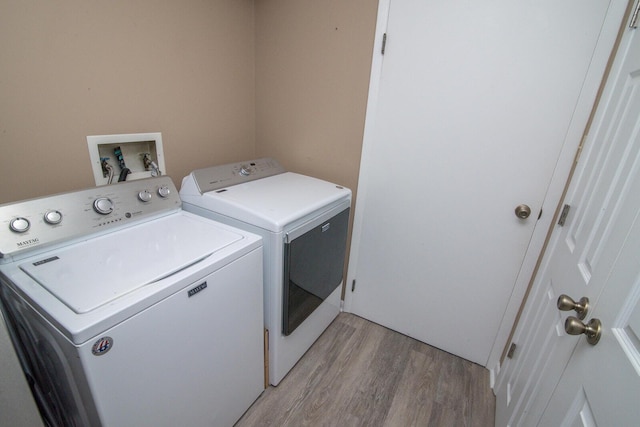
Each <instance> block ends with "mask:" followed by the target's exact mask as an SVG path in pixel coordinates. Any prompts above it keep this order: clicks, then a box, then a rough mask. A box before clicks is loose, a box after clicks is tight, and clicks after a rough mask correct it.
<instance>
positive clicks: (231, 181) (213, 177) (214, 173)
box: [191, 158, 286, 194]
mask: <svg viewBox="0 0 640 427" xmlns="http://www.w3.org/2000/svg"><path fill="white" fill-rule="evenodd" d="M284 172H286V171H285V170H284V168H283V167H282V166H280V164H279V163H278V162H277V161H275V160H274V159H270V158H263V159H256V160H248V161H246V162H241V163H229V164H226V165H220V166H211V167H208V168H204V169H197V170H194V171H193V172H191V175H192V176H193V179H194V181H195V182H196V185H197V186H198V190H199V191H200V194H204V193H207V192H209V191H215V190H220V189H222V188H225V187H231V186H233V185H237V184H242V183H245V182H248V181H255V180H256V179H261V178H266V177H268V176H272V175H278V174H280V173H284Z"/></svg>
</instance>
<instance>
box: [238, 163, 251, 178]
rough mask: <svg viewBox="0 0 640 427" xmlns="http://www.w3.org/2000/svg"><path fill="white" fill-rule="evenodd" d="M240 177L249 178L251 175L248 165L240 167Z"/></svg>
mask: <svg viewBox="0 0 640 427" xmlns="http://www.w3.org/2000/svg"><path fill="white" fill-rule="evenodd" d="M240 175H242V176H249V175H251V167H250V166H248V165H242V166H240Z"/></svg>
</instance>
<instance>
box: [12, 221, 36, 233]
mask: <svg viewBox="0 0 640 427" xmlns="http://www.w3.org/2000/svg"><path fill="white" fill-rule="evenodd" d="M29 227H31V223H30V222H29V220H28V219H27V218H22V217H17V218H13V219H12V220H11V222H10V223H9V228H11V231H14V232H16V233H24V232H25V231H27V230H28V229H29Z"/></svg>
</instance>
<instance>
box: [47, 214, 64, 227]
mask: <svg viewBox="0 0 640 427" xmlns="http://www.w3.org/2000/svg"><path fill="white" fill-rule="evenodd" d="M61 221H62V213H61V212H60V211H47V212H46V213H45V214H44V222H46V223H47V224H51V225H56V224H60V222H61Z"/></svg>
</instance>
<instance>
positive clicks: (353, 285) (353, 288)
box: [351, 279, 356, 292]
mask: <svg viewBox="0 0 640 427" xmlns="http://www.w3.org/2000/svg"><path fill="white" fill-rule="evenodd" d="M355 290H356V279H353V282H351V292H353V291H355Z"/></svg>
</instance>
